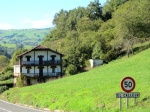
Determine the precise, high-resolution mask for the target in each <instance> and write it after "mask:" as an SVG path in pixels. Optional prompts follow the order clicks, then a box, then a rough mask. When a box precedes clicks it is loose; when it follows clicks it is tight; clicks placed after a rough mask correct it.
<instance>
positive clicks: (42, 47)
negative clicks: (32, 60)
mask: <svg viewBox="0 0 150 112" xmlns="http://www.w3.org/2000/svg"><path fill="white" fill-rule="evenodd" d="M35 50H49V51H51V52H54V53H56V54H59V55H61V56H64V55H63V54H61V53H59V52H57V51H54V50H52V49H50V48H48V47H45V46H42V45H38V46H36V47H34V48H33V49H31V50H28V51H26V52H23V53H21V54H19V55H18V56H17V57H20V56H23V55H25V54H27V53H29V52H31V51H35Z"/></svg>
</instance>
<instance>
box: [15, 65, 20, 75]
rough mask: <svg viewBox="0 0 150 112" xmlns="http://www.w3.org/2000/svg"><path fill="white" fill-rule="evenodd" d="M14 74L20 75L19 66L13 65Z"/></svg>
mask: <svg viewBox="0 0 150 112" xmlns="http://www.w3.org/2000/svg"><path fill="white" fill-rule="evenodd" d="M14 73H20V65H14Z"/></svg>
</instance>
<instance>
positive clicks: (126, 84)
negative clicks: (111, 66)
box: [121, 77, 135, 93]
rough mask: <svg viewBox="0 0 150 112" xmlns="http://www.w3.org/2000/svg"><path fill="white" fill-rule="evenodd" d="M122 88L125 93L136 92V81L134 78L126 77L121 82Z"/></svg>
mask: <svg viewBox="0 0 150 112" xmlns="http://www.w3.org/2000/svg"><path fill="white" fill-rule="evenodd" d="M121 88H122V90H123V91H125V92H127V93H129V92H131V91H133V90H134V88H135V81H134V79H133V78H132V77H125V78H124V79H123V80H122V81H121Z"/></svg>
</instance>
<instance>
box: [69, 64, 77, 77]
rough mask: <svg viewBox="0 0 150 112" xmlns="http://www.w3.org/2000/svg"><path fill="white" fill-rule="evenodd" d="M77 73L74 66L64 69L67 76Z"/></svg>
mask: <svg viewBox="0 0 150 112" xmlns="http://www.w3.org/2000/svg"><path fill="white" fill-rule="evenodd" d="M76 73H77V67H76V66H75V65H72V64H70V65H69V66H68V67H67V69H66V74H67V75H74V74H76Z"/></svg>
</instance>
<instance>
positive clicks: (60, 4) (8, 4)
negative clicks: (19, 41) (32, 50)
mask: <svg viewBox="0 0 150 112" xmlns="http://www.w3.org/2000/svg"><path fill="white" fill-rule="evenodd" d="M91 1H94V0H1V1H0V29H3V30H8V29H29V28H49V27H53V26H54V25H53V24H52V21H53V17H54V15H55V13H58V12H59V11H60V10H61V9H64V10H67V11H69V10H71V9H74V8H77V7H79V6H82V7H86V6H87V5H88V4H89V3H90V2H91ZM99 2H100V3H101V4H102V5H103V4H104V3H105V2H106V0H99Z"/></svg>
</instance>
